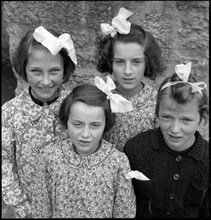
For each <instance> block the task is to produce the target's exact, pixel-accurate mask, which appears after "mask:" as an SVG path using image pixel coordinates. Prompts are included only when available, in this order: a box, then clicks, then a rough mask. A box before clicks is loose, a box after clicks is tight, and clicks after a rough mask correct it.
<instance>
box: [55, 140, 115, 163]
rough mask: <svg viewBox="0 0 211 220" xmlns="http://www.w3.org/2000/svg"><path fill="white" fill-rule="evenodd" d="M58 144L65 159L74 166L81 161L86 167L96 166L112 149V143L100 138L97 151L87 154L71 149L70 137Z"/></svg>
mask: <svg viewBox="0 0 211 220" xmlns="http://www.w3.org/2000/svg"><path fill="white" fill-rule="evenodd" d="M59 145H60V146H61V150H62V152H63V154H64V156H65V157H66V159H67V160H68V161H69V162H70V163H71V164H72V165H73V166H76V167H79V166H81V165H82V163H85V164H86V165H87V166H88V167H94V166H97V165H98V164H99V163H101V162H102V161H103V160H105V159H106V158H107V157H108V156H109V155H110V153H111V152H112V151H113V149H114V147H113V146H112V144H110V143H108V142H107V141H105V140H102V143H101V146H100V147H99V148H98V150H97V151H95V152H94V153H93V154H91V155H89V156H81V155H79V154H77V153H76V152H75V150H74V149H73V144H72V142H71V139H70V138H67V139H65V140H61V141H60V143H59Z"/></svg>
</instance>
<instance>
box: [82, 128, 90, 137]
mask: <svg viewBox="0 0 211 220" xmlns="http://www.w3.org/2000/svg"><path fill="white" fill-rule="evenodd" d="M81 135H82V137H84V138H87V137H89V136H90V131H89V127H88V126H85V127H84V129H83V130H82V132H81Z"/></svg>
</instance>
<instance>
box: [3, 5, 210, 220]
mask: <svg viewBox="0 0 211 220" xmlns="http://www.w3.org/2000/svg"><path fill="white" fill-rule="evenodd" d="M1 6H2V24H3V28H2V32H3V34H2V45H3V50H2V55H3V58H2V61H5V60H8V59H9V53H7V52H5V51H7V49H8V48H5V47H8V46H9V50H8V51H9V52H10V55H11V54H12V53H13V51H14V50H15V48H16V46H17V43H18V42H19V39H20V38H21V37H22V36H23V35H24V33H25V32H26V31H27V30H28V29H29V28H33V29H34V28H36V27H38V26H40V25H43V26H44V27H46V28H52V29H55V30H57V31H58V32H60V33H64V32H67V33H70V34H71V36H72V38H73V41H74V45H75V48H76V52H77V59H78V66H77V69H76V71H75V73H74V75H73V76H72V77H71V78H70V80H69V82H68V83H67V84H66V85H67V86H69V87H70V88H73V87H74V86H75V85H77V84H81V83H84V82H91V83H92V82H93V76H94V75H100V73H98V72H97V71H96V68H95V67H96V60H95V55H94V53H95V44H94V40H95V38H96V36H97V35H98V34H100V23H103V22H106V23H109V24H110V23H111V20H112V18H113V17H114V16H115V15H116V14H117V12H118V11H119V8H120V7H125V8H127V9H128V10H130V11H132V12H134V15H133V16H132V17H130V18H129V21H131V22H134V23H136V24H140V25H142V26H143V27H144V28H145V29H146V30H148V31H151V33H152V34H153V35H154V36H155V37H156V38H157V40H158V42H159V44H160V45H161V47H162V49H163V55H164V58H165V61H166V66H167V69H166V71H165V73H164V75H163V76H161V77H159V78H158V79H156V80H155V81H150V80H147V79H146V80H145V81H146V82H148V83H149V84H151V85H152V86H154V87H155V88H158V86H159V83H160V82H161V81H162V80H163V78H164V77H165V76H169V75H171V74H172V73H173V71H174V66H175V65H176V64H178V63H183V62H189V61H191V62H192V66H193V68H192V69H193V70H192V71H193V73H194V75H195V76H196V78H197V79H198V80H202V81H204V82H206V83H207V85H208V86H209V81H208V77H209V75H208V73H209V68H208V67H209V65H208V62H209V31H208V28H209V2H208V1H2V2H1ZM8 41H9V42H8ZM2 74H3V77H4V76H5V74H7V76H8V73H6V72H3V73H2ZM11 77H12V76H11ZM25 86H26V84H25V83H23V82H22V81H20V80H18V86H17V88H16V94H19V92H20V91H21V90H22V89H23V88H24V87H25ZM200 130H201V133H202V135H203V136H204V137H205V138H206V139H207V140H208V139H209V135H208V125H206V126H201V128H200ZM2 210H3V211H2V217H7V218H12V217H13V214H12V211H11V210H10V209H9V208H8V207H6V206H5V205H4V204H3V209H2Z"/></svg>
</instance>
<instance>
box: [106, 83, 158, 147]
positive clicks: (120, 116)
mask: <svg viewBox="0 0 211 220" xmlns="http://www.w3.org/2000/svg"><path fill="white" fill-rule="evenodd" d="M121 95H122V94H121ZM122 96H124V97H125V98H126V99H127V100H129V101H131V102H132V105H133V110H132V111H130V112H126V113H116V116H117V118H116V123H115V125H114V126H113V127H112V129H111V130H110V131H109V132H108V133H107V134H106V135H105V137H104V138H105V139H106V140H107V141H108V142H110V143H112V144H114V145H116V147H117V149H118V150H120V151H123V150H124V146H125V143H126V141H127V140H128V139H130V138H132V137H134V136H135V135H137V134H138V133H140V132H143V131H146V130H148V129H152V128H156V127H158V119H157V117H156V115H155V106H156V98H157V91H156V90H155V89H153V88H152V86H150V85H148V84H144V88H143V89H142V90H141V91H140V92H139V93H138V94H135V95H133V96H125V95H122Z"/></svg>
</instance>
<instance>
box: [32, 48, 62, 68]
mask: <svg viewBox="0 0 211 220" xmlns="http://www.w3.org/2000/svg"><path fill="white" fill-rule="evenodd" d="M28 62H29V63H45V65H47V64H49V63H54V64H62V63H63V58H62V56H61V54H60V53H57V54H56V55H52V54H51V53H50V52H49V51H48V50H45V49H41V48H37V47H36V48H31V49H30V50H29V52H28Z"/></svg>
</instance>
